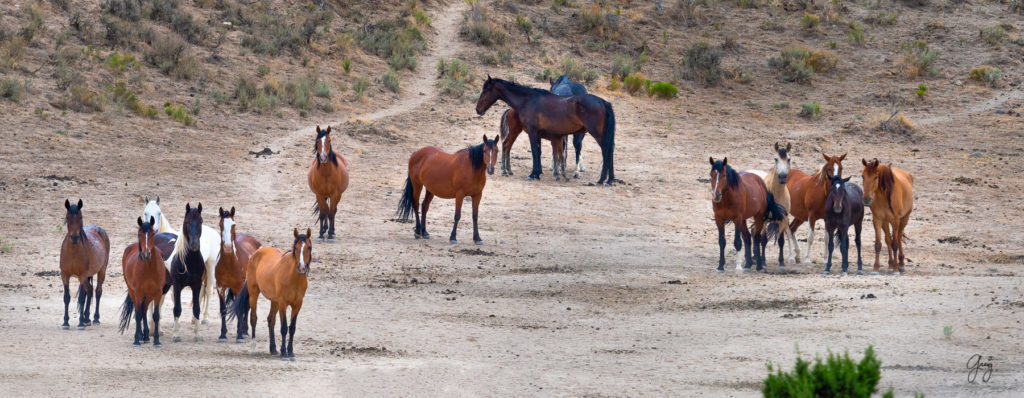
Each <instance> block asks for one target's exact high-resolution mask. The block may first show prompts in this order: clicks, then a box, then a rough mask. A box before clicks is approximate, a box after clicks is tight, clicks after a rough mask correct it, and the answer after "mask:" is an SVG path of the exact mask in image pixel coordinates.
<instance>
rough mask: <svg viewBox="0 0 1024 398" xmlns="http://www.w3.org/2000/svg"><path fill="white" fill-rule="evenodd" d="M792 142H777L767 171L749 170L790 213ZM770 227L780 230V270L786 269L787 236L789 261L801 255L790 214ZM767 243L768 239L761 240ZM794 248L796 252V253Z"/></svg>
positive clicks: (793, 260) (769, 226) (776, 201)
mask: <svg viewBox="0 0 1024 398" xmlns="http://www.w3.org/2000/svg"><path fill="white" fill-rule="evenodd" d="M792 148H793V146H792V145H791V144H788V143H787V144H786V147H785V148H783V147H780V146H779V143H778V142H776V143H775V152H776V154H777V156H776V157H775V165H774V166H772V169H771V170H769V171H768V172H767V173H766V172H763V171H760V170H749V172H751V173H754V174H757V175H758V177H761V178H762V179H763V180H764V184H765V186H766V187H768V192H771V194H772V196H774V197H775V203H778V204H779V206H782V208H783V209H785V210H786V212H787V213H789V209H790V207H791V204H790V199H789V188H786V179H787V178H789V165H790V161H789V150H790V149H792ZM768 228H770V229H773V230H777V231H778V232H779V234H778V235H779V239H778V246H779V271H784V270H785V264H786V262H785V261H784V260H783V256H782V253H783V249H784V248H785V246H786V238H789V241H790V245H789V261H791V262H795V261H796V258H799V257H800V247H799V246H798V245H797V244H796V239H795V238H794V237H793V231H790V230H789V214H786V216H785V217H783V218H782V221H779V222H775V223H771V224H769V225H768ZM761 243H762V244H767V239H765V240H764V241H762V242H761ZM794 250H795V251H796V254H795V255H794V253H793V252H794Z"/></svg>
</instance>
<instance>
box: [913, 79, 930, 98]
mask: <svg viewBox="0 0 1024 398" xmlns="http://www.w3.org/2000/svg"><path fill="white" fill-rule="evenodd" d="M914 93H915V94H917V99H919V100H922V101H923V100H924V96H925V94H927V93H928V86H926V85H925V84H924V83H921V84H918V85H917V90H914Z"/></svg>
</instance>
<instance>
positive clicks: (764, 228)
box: [755, 221, 768, 272]
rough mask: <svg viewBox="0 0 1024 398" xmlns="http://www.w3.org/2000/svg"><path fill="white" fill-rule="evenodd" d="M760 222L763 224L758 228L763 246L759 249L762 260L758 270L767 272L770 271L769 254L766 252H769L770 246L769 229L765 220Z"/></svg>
mask: <svg viewBox="0 0 1024 398" xmlns="http://www.w3.org/2000/svg"><path fill="white" fill-rule="evenodd" d="M759 223H760V224H761V226H760V227H758V228H757V229H758V230H759V231H758V233H757V236H758V241H759V242H760V243H761V247H760V249H759V250H758V254H759V255H760V257H759V258H760V260H759V262H758V263H757V270H758V271H761V272H767V271H768V256H767V255H766V254H765V253H766V252H767V248H768V231H767V226H766V225H765V224H764V223H763V222H760V221H759ZM756 225H757V223H755V226H756Z"/></svg>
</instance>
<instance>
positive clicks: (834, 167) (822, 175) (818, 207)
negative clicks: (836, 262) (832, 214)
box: [786, 153, 846, 266]
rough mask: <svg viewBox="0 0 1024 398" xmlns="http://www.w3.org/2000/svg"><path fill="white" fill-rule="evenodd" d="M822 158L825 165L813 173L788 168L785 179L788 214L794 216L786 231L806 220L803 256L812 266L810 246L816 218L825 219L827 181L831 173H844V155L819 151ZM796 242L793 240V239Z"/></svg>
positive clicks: (798, 254)
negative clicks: (804, 255)
mask: <svg viewBox="0 0 1024 398" xmlns="http://www.w3.org/2000/svg"><path fill="white" fill-rule="evenodd" d="M821 156H822V157H823V158H825V164H824V165H822V166H821V168H820V169H818V172H817V173H814V174H813V175H807V174H805V173H804V172H802V171H800V170H797V169H790V171H789V177H788V178H787V179H786V187H787V188H789V198H790V214H792V215H793V223H792V224H790V226H789V230H790V232H792V233H793V234H796V230H797V228H800V225H802V224H803V223H804V221H807V222H808V227H810V229H811V230H810V232H809V233H808V235H807V250H806V254H807V257H805V258H804V264H806V265H808V266H809V265H811V245H812V244H814V227H815V223H817V222H818V220H821V219H823V218H825V198H827V197H828V181H829V179H831V178H832V177H833V176H837V175H839V176H841V175H843V163H842V162H843V159H846V154H845V153H844V154H843V155H842V156H828V155H826V154H824V153H823V154H821ZM793 244H794V245H795V244H796V241H794V242H793ZM794 260H795V261H796V262H799V261H800V252H799V251H798V252H797V254H796V258H795V259H794Z"/></svg>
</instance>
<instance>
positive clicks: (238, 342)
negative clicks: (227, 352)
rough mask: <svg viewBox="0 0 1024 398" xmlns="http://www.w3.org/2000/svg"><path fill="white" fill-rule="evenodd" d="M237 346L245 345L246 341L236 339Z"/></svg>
mask: <svg viewBox="0 0 1024 398" xmlns="http://www.w3.org/2000/svg"><path fill="white" fill-rule="evenodd" d="M235 344H245V339H235Z"/></svg>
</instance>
